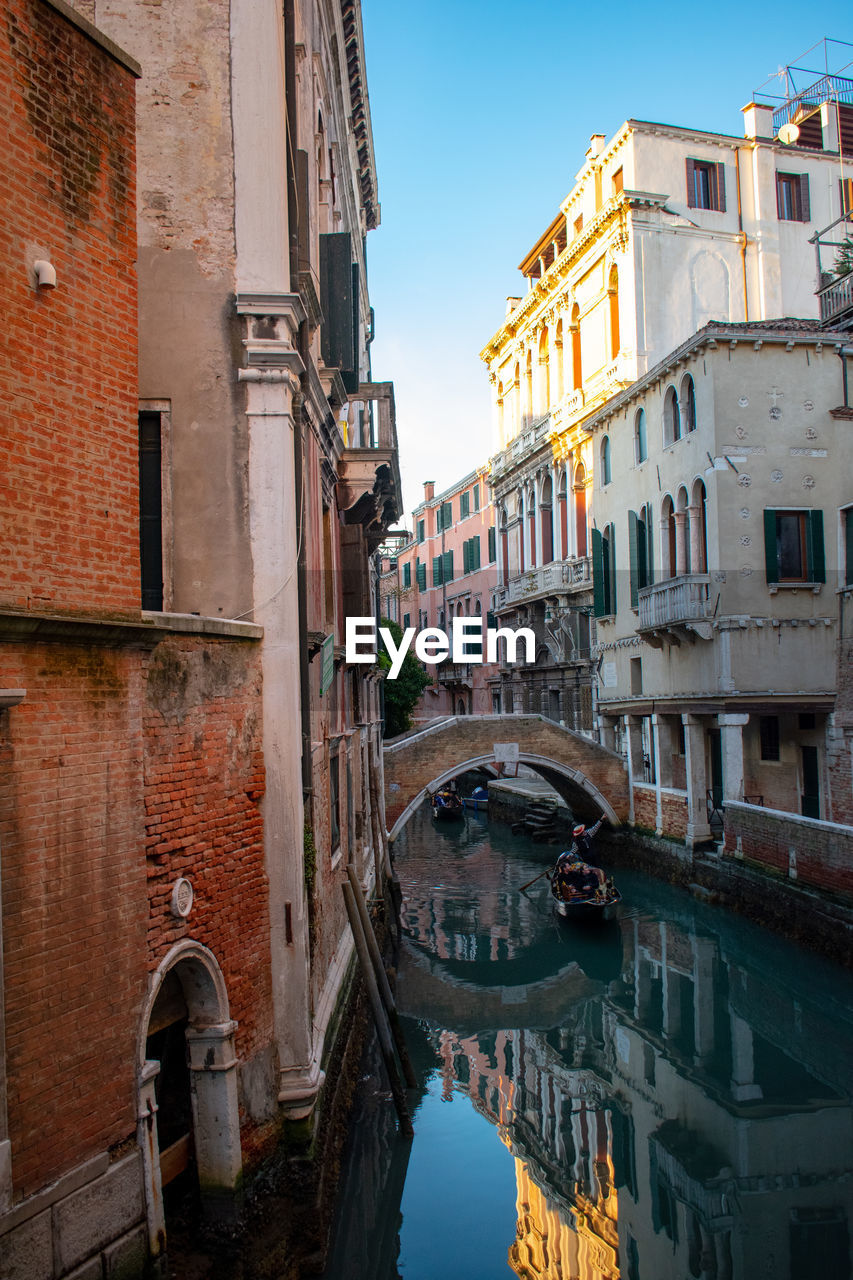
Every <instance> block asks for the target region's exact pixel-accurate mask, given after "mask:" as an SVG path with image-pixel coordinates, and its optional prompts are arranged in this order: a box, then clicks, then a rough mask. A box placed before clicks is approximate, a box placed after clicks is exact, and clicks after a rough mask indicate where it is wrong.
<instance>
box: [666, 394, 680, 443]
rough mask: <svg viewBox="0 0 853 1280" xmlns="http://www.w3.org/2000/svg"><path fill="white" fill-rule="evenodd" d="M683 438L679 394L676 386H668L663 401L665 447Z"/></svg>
mask: <svg viewBox="0 0 853 1280" xmlns="http://www.w3.org/2000/svg"><path fill="white" fill-rule="evenodd" d="M680 439H681V411H680V409H679V407H678V396H677V395H676V394H675V387H667V391H666V395H665V396H664V401H663V443H664V448H666V446H667V445H669V444H675V441H676V440H680Z"/></svg>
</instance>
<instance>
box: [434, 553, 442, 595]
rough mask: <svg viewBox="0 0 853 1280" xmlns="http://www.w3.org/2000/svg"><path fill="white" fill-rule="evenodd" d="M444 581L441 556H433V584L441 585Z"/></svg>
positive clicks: (435, 585)
mask: <svg viewBox="0 0 853 1280" xmlns="http://www.w3.org/2000/svg"><path fill="white" fill-rule="evenodd" d="M441 583H442V576H441V556H433V558H432V585H433V586H434V587H440V586H441Z"/></svg>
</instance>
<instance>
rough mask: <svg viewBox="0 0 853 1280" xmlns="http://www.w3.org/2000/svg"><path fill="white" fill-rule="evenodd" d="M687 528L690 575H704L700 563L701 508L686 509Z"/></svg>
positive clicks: (702, 565)
mask: <svg viewBox="0 0 853 1280" xmlns="http://www.w3.org/2000/svg"><path fill="white" fill-rule="evenodd" d="M687 528H688V539H689V547H690V569H689V572H690V573H704V572H705V569H706V567H707V566H706V565H704V564H703V563H702V508H701V507H688V508H687Z"/></svg>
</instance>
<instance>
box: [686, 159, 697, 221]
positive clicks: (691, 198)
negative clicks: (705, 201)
mask: <svg viewBox="0 0 853 1280" xmlns="http://www.w3.org/2000/svg"><path fill="white" fill-rule="evenodd" d="M685 163H686V165H687V208H688V209H695V208H696V177H695V169H696V161H695V160H691V159H690V157H689V156H688V157H687V160H686V161H685Z"/></svg>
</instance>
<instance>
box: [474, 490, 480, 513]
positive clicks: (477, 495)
mask: <svg viewBox="0 0 853 1280" xmlns="http://www.w3.org/2000/svg"><path fill="white" fill-rule="evenodd" d="M474 510H475V511H479V510H480V486H479V485H478V484H475V485H474Z"/></svg>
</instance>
